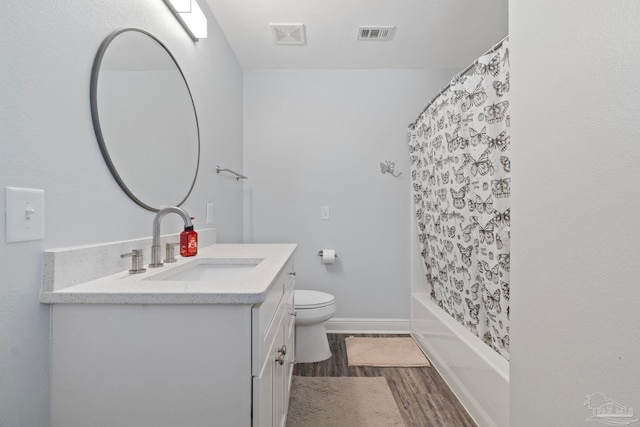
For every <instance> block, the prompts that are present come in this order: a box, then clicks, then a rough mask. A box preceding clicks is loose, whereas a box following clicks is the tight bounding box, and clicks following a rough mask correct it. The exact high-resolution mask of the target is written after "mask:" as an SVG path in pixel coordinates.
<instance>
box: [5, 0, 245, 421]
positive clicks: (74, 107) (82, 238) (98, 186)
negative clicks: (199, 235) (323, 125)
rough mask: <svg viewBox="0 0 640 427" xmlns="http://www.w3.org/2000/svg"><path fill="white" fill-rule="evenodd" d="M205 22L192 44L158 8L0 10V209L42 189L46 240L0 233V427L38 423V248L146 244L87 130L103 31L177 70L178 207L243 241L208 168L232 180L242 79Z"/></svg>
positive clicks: (220, 181)
mask: <svg viewBox="0 0 640 427" xmlns="http://www.w3.org/2000/svg"><path fill="white" fill-rule="evenodd" d="M201 3H202V2H201ZM203 6H204V5H203ZM207 13H209V12H208V11H207ZM209 22H210V23H209V38H208V39H206V40H203V41H201V42H199V43H193V42H192V41H191V39H190V38H189V37H188V36H187V34H186V33H185V32H184V30H183V29H182V27H181V26H180V24H179V23H178V22H177V21H176V19H175V17H174V16H173V15H172V14H171V12H170V11H169V9H168V8H167V6H166V5H165V4H164V3H163V2H162V1H159V0H141V1H135V2H134V1H127V0H96V1H90V2H78V1H74V2H69V1H26V2H22V1H13V0H12V1H3V2H2V4H1V6H0V61H2V62H1V70H2V71H1V72H0V99H1V100H2V102H0V189H1V190H0V193H1V199H2V205H3V208H4V198H5V196H4V188H5V187H6V186H15V187H27V188H40V189H44V190H45V214H44V215H45V239H44V241H34V242H24V243H11V244H7V243H5V230H4V226H2V227H0V266H1V273H0V274H1V276H0V277H1V279H0V426H2V427H9V426H11V427H13V426H46V425H48V422H49V421H48V417H49V326H50V325H49V308H48V306H44V305H40V304H39V303H38V293H39V291H40V287H41V280H42V277H41V259H42V252H43V250H45V249H50V248H57V247H64V246H71V245H80V244H91V243H100V242H108V241H114V240H123V239H131V238H137V237H147V236H149V235H150V234H151V221H152V218H153V213H152V212H149V211H145V210H143V209H142V208H140V207H138V206H137V205H136V204H134V203H133V202H132V201H131V200H129V199H128V198H127V197H126V195H125V194H124V193H123V192H122V191H121V190H120V188H119V187H118V186H117V184H116V182H115V181H114V179H113V178H112V177H111V175H110V173H109V171H108V169H107V167H106V166H105V163H104V161H103V159H102V156H101V154H100V150H99V148H98V144H97V142H96V137H95V134H94V131H93V127H92V122H91V114H90V109H89V79H90V74H91V67H92V63H93V59H94V56H95V54H96V52H97V49H98V47H99V46H100V43H101V42H102V40H103V39H104V38H105V37H106V36H107V35H109V34H110V33H111V32H112V31H114V30H116V29H119V28H124V27H139V28H142V29H144V30H147V31H149V32H151V33H152V34H154V35H156V36H157V37H158V38H159V39H160V40H161V41H163V43H165V45H167V47H168V48H169V49H170V50H171V51H172V52H173V54H174V56H175V57H176V60H177V61H178V62H179V63H180V65H181V67H182V69H183V72H184V73H185V75H186V79H187V81H188V83H189V85H190V87H191V91H192V93H193V95H194V102H195V105H196V109H197V112H198V115H199V120H200V132H201V140H202V151H201V153H202V160H201V164H200V174H199V177H198V180H197V183H196V186H195V188H194V192H193V194H192V195H191V197H190V198H189V200H188V201H187V202H186V204H185V205H184V206H185V208H186V209H187V211H188V212H189V213H190V214H191V215H193V216H195V217H196V220H195V224H196V227H204V226H205V206H206V203H207V202H213V203H214V222H213V224H207V226H213V227H217V229H218V233H219V234H218V236H219V240H220V241H222V242H224V241H240V240H241V239H242V186H241V185H240V184H238V183H237V182H236V181H235V180H232V179H225V178H224V177H222V176H219V175H217V174H216V173H215V166H216V164H218V163H219V164H220V165H222V166H223V167H228V168H232V169H233V168H236V169H239V170H242V71H241V69H240V66H239V65H238V62H237V60H236V58H235V56H234V54H233V53H232V51H231V50H230V48H229V46H228V44H227V42H226V39H225V38H224V36H223V35H222V33H221V32H220V29H219V28H218V26H217V23H216V22H215V19H213V17H212V16H211V15H210V13H209ZM145 161H152V157H150V158H149V159H145ZM3 211H4V209H3ZM179 230H180V227H179V220H175V221H173V220H172V219H170V218H167V221H166V224H163V233H164V232H167V233H168V232H176V231H179Z"/></svg>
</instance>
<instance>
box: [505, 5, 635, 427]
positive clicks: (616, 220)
mask: <svg viewBox="0 0 640 427" xmlns="http://www.w3.org/2000/svg"><path fill="white" fill-rule="evenodd" d="M509 19H510V35H511V39H510V40H511V43H510V45H511V54H512V56H511V66H512V73H511V76H512V80H511V89H512V91H513V93H512V100H513V114H512V129H513V138H512V141H514V143H513V145H512V149H513V151H512V162H513V163H512V166H513V187H512V188H513V193H512V197H513V202H512V208H513V216H512V217H513V234H512V236H513V238H512V240H511V244H512V253H513V256H512V259H511V262H512V268H513V270H512V280H513V283H514V286H513V288H512V292H511V298H512V299H511V307H512V310H511V320H512V323H511V325H512V326H511V328H512V329H511V337H512V341H511V367H510V369H511V396H510V399H511V425H512V426H514V427H527V426H532V427H534V426H535V427H537V426H576V425H592V424H593V425H595V424H598V423H595V422H587V421H586V419H587V418H588V417H589V416H591V415H592V412H591V411H590V410H589V409H588V408H586V407H585V406H583V402H584V401H585V400H586V397H587V395H588V394H592V393H596V392H601V393H603V394H604V395H606V397H607V398H609V399H612V400H614V401H616V402H619V403H620V404H622V405H624V406H626V407H633V408H634V409H635V410H636V418H638V415H637V412H638V409H639V408H640V384H639V383H638V379H640V333H639V332H638V328H639V327H640V309H639V308H638V307H639V303H640V286H639V283H638V276H639V275H640V262H639V258H638V255H639V253H640V243H639V240H638V236H640V215H639V213H640V198H639V197H638V194H639V193H638V183H639V182H640V168H639V167H638V165H639V164H640V77H639V72H640V31H638V29H639V28H640V2H638V1H636V0H616V1H608V2H602V1H598V0H588V1H585V0H567V1H561V2H558V1H555V0H538V1H529V2H521V1H512V2H510V17H509ZM634 425H635V424H634Z"/></svg>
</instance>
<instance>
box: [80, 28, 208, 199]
mask: <svg viewBox="0 0 640 427" xmlns="http://www.w3.org/2000/svg"><path fill="white" fill-rule="evenodd" d="M91 115H92V118H93V126H94V129H95V132H96V137H97V139H98V144H99V146H100V151H102V155H103V157H104V159H105V161H106V163H107V166H108V167H109V170H110V171H111V173H112V175H113V177H114V178H115V180H116V181H117V182H118V184H119V185H120V187H121V188H122V189H123V190H124V192H125V193H127V195H128V196H129V197H130V198H131V199H133V201H135V202H136V203H138V204H139V205H140V206H142V207H143V208H145V209H149V210H151V211H157V210H159V209H160V208H162V207H165V206H180V205H181V204H182V203H183V202H184V201H185V200H186V199H187V197H188V196H189V194H190V193H191V190H192V189H193V186H194V184H195V180H196V176H197V174H198V165H199V161H200V133H199V128H198V118H197V116H196V110H195V105H194V103H193V99H192V97H191V92H190V90H189V86H188V85H187V81H186V80H185V78H184V75H183V74H182V70H181V69H180V67H179V66H178V63H177V62H176V60H175V58H174V57H173V55H172V54H171V52H169V50H168V49H167V48H166V47H165V46H164V44H162V43H161V42H160V41H159V40H158V39H157V38H155V37H154V36H152V35H151V34H149V33H147V32H146V31H143V30H139V29H136V28H126V29H123V30H119V31H116V32H114V33H113V34H111V35H110V36H109V37H107V38H106V39H105V41H104V42H103V43H102V45H101V46H100V49H99V50H98V54H97V55H96V59H95V62H94V64H93V71H92V74H91Z"/></svg>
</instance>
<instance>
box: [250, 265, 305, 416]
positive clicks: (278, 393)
mask: <svg viewBox="0 0 640 427" xmlns="http://www.w3.org/2000/svg"><path fill="white" fill-rule="evenodd" d="M294 284H295V281H294V274H291V275H290V277H289V280H287V281H286V283H285V284H284V287H283V292H282V299H281V304H280V305H279V306H278V308H277V310H276V314H275V316H273V317H272V318H271V321H270V322H261V320H262V319H261V318H262V317H264V318H269V317H271V316H270V315H269V314H266V313H260V314H257V313H256V315H254V316H253V319H254V320H255V321H258V322H260V323H262V326H263V327H265V328H266V331H265V332H264V333H260V334H256V335H255V337H257V338H259V340H258V342H255V341H254V342H255V347H254V348H257V349H258V353H259V357H257V358H255V359H253V367H252V370H253V402H254V405H253V408H254V418H253V426H254V427H264V426H277V427H284V425H285V421H286V414H287V406H288V403H289V391H290V388H291V377H292V374H293V364H294V351H295V341H294V336H295V322H294V319H295V317H294V316H295V311H294V305H293V295H294ZM273 298H274V299H277V298H278V297H277V296H275V295H273ZM267 301H268V300H267ZM267 301H265V302H267ZM263 305H264V304H263ZM263 308H265V307H256V308H254V311H256V312H257V311H262V310H263ZM268 323H269V324H268ZM254 328H256V329H257V326H256V325H254Z"/></svg>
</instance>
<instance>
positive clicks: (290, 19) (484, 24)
mask: <svg viewBox="0 0 640 427" xmlns="http://www.w3.org/2000/svg"><path fill="white" fill-rule="evenodd" d="M205 1H206V2H207V3H208V5H209V7H210V9H211V11H212V12H213V15H214V16H215V18H216V20H217V21H218V23H219V24H220V27H221V28H222V31H223V32H224V34H225V35H226V37H227V40H228V41H229V44H230V45H231V47H232V49H233V50H234V52H235V54H236V56H237V57H238V60H239V61H240V64H241V66H242V68H244V69H261V68H338V69H341V68H359V69H360V68H365V69H366V68H454V69H459V68H464V67H466V66H467V65H469V64H470V63H471V62H472V61H473V60H474V59H475V58H477V57H478V56H480V55H481V54H482V53H483V52H485V51H486V50H487V49H489V48H490V47H491V46H492V45H494V44H495V43H497V42H498V41H500V40H501V39H502V38H503V37H504V36H506V35H507V32H508V25H507V18H508V13H507V6H508V0H205ZM272 23H274V24H304V25H305V29H306V39H307V43H306V45H303V46H300V45H277V44H276V42H275V37H274V34H273V32H272V30H271V27H270V24H272ZM360 26H394V27H396V30H395V33H394V34H393V37H392V40H391V41H372V40H364V41H363V40H357V35H358V27H360Z"/></svg>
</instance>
